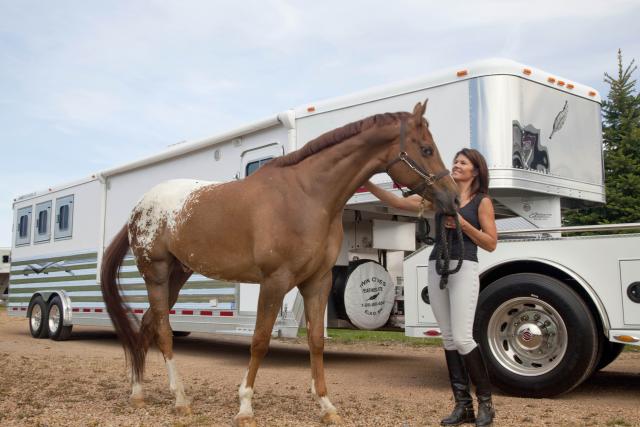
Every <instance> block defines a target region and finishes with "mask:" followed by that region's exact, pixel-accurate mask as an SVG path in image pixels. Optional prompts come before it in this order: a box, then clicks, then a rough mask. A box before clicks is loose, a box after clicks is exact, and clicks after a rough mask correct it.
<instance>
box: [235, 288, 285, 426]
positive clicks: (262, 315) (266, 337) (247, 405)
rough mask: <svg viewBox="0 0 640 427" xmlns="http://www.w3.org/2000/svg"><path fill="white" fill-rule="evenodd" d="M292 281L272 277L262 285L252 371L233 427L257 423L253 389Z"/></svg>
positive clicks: (242, 386) (244, 383) (240, 391)
mask: <svg viewBox="0 0 640 427" xmlns="http://www.w3.org/2000/svg"><path fill="white" fill-rule="evenodd" d="M289 284H290V280H282V279H278V278H273V279H269V280H266V281H265V282H263V283H262V284H261V286H260V296H259V297H258V312H257V316H256V326H255V329H254V332H253V339H252V341H251V360H250V361H249V369H248V370H247V372H246V373H245V375H244V378H243V379H242V383H241V384H240V388H239V389H238V395H239V397H240V410H239V411H238V414H237V415H236V416H235V417H233V425H234V426H237V427H254V426H256V421H255V418H254V416H253V407H252V405H251V400H252V398H253V389H254V384H255V380H256V375H257V373H258V368H259V367H260V362H262V359H263V358H264V356H265V355H266V354H267V351H268V349H269V342H270V341H271V333H272V331H273V325H274V323H275V321H276V318H277V317H278V312H279V311H280V307H282V300H283V299H284V296H285V294H286V293H287V291H288V290H289V288H290V286H289Z"/></svg>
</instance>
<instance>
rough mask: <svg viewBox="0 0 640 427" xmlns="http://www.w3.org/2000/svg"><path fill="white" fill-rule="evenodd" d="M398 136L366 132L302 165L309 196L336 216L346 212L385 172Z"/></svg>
mask: <svg viewBox="0 0 640 427" xmlns="http://www.w3.org/2000/svg"><path fill="white" fill-rule="evenodd" d="M394 137H395V135H393V136H389V137H388V138H380V135H379V134H377V135H374V132H372V131H365V132H362V133H360V134H358V135H356V136H354V137H352V138H349V139H347V140H345V141H343V142H341V143H339V144H336V145H334V146H332V147H330V148H327V149H325V150H323V151H321V152H319V153H317V154H315V155H313V156H311V157H309V158H308V159H306V160H305V161H303V162H301V163H300V164H299V165H298V166H299V167H298V168H297V169H298V173H299V176H300V178H301V182H302V183H303V186H304V190H305V193H306V194H308V195H309V196H310V197H312V198H314V199H316V200H318V201H319V202H320V203H321V204H322V206H326V207H329V210H330V211H332V213H335V214H337V213H338V212H340V211H342V209H343V207H344V205H345V204H346V203H347V201H348V200H349V198H350V197H351V196H352V195H353V194H354V193H355V192H356V190H357V189H358V188H359V187H360V186H362V185H363V184H364V183H365V181H366V180H367V179H369V178H370V177H371V176H372V175H373V174H374V173H377V172H381V171H383V170H384V169H385V165H386V162H387V160H386V158H387V152H388V149H389V146H388V143H389V142H391V140H392V139H393V138H394Z"/></svg>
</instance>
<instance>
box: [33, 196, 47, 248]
mask: <svg viewBox="0 0 640 427" xmlns="http://www.w3.org/2000/svg"><path fill="white" fill-rule="evenodd" d="M50 222H51V200H49V201H47V202H44V203H38V204H37V205H36V234H35V236H34V237H33V242H34V243H41V242H48V241H49V240H51V226H50Z"/></svg>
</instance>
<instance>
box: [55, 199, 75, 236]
mask: <svg viewBox="0 0 640 427" xmlns="http://www.w3.org/2000/svg"><path fill="white" fill-rule="evenodd" d="M72 232H73V195H70V196H65V197H60V198H59V199H56V228H55V232H54V238H55V240H58V239H68V238H70V237H71V235H72Z"/></svg>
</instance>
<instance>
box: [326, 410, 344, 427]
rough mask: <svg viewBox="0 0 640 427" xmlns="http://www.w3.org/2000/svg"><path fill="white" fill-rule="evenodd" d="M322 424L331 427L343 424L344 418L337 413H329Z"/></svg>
mask: <svg viewBox="0 0 640 427" xmlns="http://www.w3.org/2000/svg"><path fill="white" fill-rule="evenodd" d="M322 424H324V425H330V426H334V425H339V424H342V418H340V415H338V414H336V413H335V412H327V413H326V414H324V415H323V416H322Z"/></svg>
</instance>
